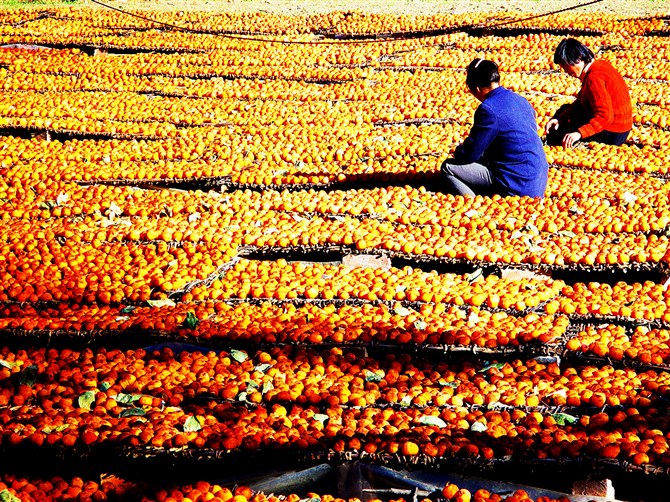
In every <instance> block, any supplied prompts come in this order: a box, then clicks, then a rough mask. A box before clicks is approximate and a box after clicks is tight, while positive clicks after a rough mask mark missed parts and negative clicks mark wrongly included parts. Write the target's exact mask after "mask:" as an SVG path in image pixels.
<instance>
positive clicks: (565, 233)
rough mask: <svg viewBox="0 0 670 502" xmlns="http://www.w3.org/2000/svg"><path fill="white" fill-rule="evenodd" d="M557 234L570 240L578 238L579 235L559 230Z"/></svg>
mask: <svg viewBox="0 0 670 502" xmlns="http://www.w3.org/2000/svg"><path fill="white" fill-rule="evenodd" d="M556 234H558V235H560V236H561V237H569V238H570V239H574V238H575V237H577V234H576V233H574V232H571V231H570V230H559V231H558V232H556Z"/></svg>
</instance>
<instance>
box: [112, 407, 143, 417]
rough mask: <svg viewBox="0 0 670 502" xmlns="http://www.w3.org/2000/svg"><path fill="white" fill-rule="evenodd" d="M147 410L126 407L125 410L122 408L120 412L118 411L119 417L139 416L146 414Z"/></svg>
mask: <svg viewBox="0 0 670 502" xmlns="http://www.w3.org/2000/svg"><path fill="white" fill-rule="evenodd" d="M146 414H147V412H146V411H144V410H143V409H142V408H128V409H127V410H123V411H122V412H121V413H119V417H120V418H123V417H141V416H144V415H146Z"/></svg>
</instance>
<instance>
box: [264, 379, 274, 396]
mask: <svg viewBox="0 0 670 502" xmlns="http://www.w3.org/2000/svg"><path fill="white" fill-rule="evenodd" d="M274 388H275V386H274V384H273V383H272V382H271V381H270V380H268V381H267V382H264V383H263V389H262V390H261V393H262V394H267V393H268V392H270V391H271V390H272V389H274Z"/></svg>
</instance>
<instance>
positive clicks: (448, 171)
mask: <svg viewBox="0 0 670 502" xmlns="http://www.w3.org/2000/svg"><path fill="white" fill-rule="evenodd" d="M449 160H451V159H448V160H445V161H444V162H443V163H442V168H441V170H442V175H443V177H444V179H445V181H446V185H447V186H446V189H447V191H448V192H449V193H452V194H454V195H472V196H475V195H492V194H493V177H492V176H491V171H490V170H489V168H488V167H486V166H485V165H483V164H479V163H478V162H473V163H472V164H462V165H458V164H451V163H449Z"/></svg>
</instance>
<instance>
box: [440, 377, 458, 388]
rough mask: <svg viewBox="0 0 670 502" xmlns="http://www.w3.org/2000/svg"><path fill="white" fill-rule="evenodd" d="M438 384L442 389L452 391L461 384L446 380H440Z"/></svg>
mask: <svg viewBox="0 0 670 502" xmlns="http://www.w3.org/2000/svg"><path fill="white" fill-rule="evenodd" d="M437 383H439V384H440V385H441V386H442V387H450V388H452V389H455V388H457V387H458V386H459V385H460V384H461V383H460V382H458V381H453V382H447V381H446V380H445V379H444V378H440V379H439V380H438V381H437Z"/></svg>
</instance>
